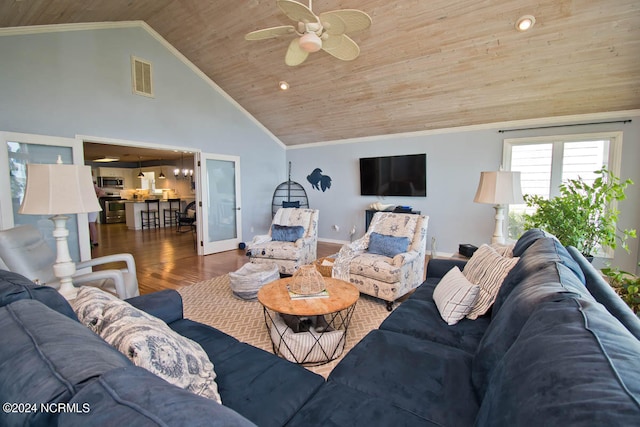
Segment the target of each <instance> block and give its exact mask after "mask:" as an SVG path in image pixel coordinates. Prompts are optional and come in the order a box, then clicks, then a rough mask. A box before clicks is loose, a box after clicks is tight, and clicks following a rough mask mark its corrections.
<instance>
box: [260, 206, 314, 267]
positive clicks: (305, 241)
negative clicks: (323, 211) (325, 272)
mask: <svg viewBox="0 0 640 427" xmlns="http://www.w3.org/2000/svg"><path fill="white" fill-rule="evenodd" d="M318 215H319V212H318V210H317V209H298V208H280V209H278V211H277V212H276V214H275V216H274V217H273V221H272V224H271V228H270V229H269V234H268V235H262V236H255V237H254V238H253V241H252V242H251V243H249V251H248V255H249V256H250V257H251V262H253V263H271V264H273V263H275V264H277V265H278V268H279V270H280V273H281V274H289V275H291V274H293V273H295V271H296V270H297V269H298V267H300V266H301V265H305V264H311V263H312V262H314V261H315V260H316V254H317V251H318Z"/></svg>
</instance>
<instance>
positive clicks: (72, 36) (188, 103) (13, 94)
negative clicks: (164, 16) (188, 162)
mask: <svg viewBox="0 0 640 427" xmlns="http://www.w3.org/2000/svg"><path fill="white" fill-rule="evenodd" d="M57 28H61V27H57ZM63 28H69V27H63ZM131 55H134V56H137V57H140V58H142V59H144V60H147V61H150V62H151V63H152V64H153V72H154V80H153V83H154V91H155V97H154V98H147V97H142V96H138V95H133V94H132V91H131V65H130V61H131ZM0 58H1V60H0V94H1V95H0V130H2V131H11V132H21V133H32V134H42V135H51V136H63V137H72V138H73V137H75V136H76V135H90V136H96V137H99V138H106V139H112V140H127V141H137V142H146V143H152V144H161V145H167V146H179V147H188V148H193V149H201V150H202V151H204V152H207V153H214V154H227V155H236V156H240V159H241V160H240V161H241V172H242V177H241V179H242V183H241V185H242V189H243V197H242V204H241V206H242V211H241V212H242V215H243V219H242V224H243V237H244V238H245V239H249V238H251V235H252V233H251V232H250V230H251V227H254V228H255V229H256V232H259V231H262V232H264V231H266V229H267V228H268V226H269V224H270V220H271V196H272V194H273V190H274V188H275V187H276V186H277V185H278V184H279V183H280V182H282V181H284V180H285V179H286V168H285V149H284V146H283V145H282V144H281V143H280V142H279V141H278V140H277V139H276V138H275V137H273V136H272V135H271V134H270V133H269V132H268V131H267V130H266V129H265V128H264V127H262V125H260V124H259V123H257V122H256V121H255V120H254V119H253V118H252V117H251V116H250V115H248V114H247V113H246V112H245V111H244V110H242V109H240V108H238V106H237V104H235V103H234V101H233V100H230V99H229V98H228V97H227V96H226V95H225V94H224V93H223V92H222V91H220V90H218V89H217V88H216V87H215V85H214V84H212V83H211V82H207V81H206V80H204V79H203V78H202V77H201V76H200V75H198V73H197V72H195V71H194V70H193V69H191V68H190V67H189V66H188V65H186V64H185V62H183V61H182V60H180V58H179V55H178V56H176V55H174V54H173V53H172V52H171V47H170V46H167V45H165V44H164V43H163V41H162V40H159V39H157V38H155V37H154V36H153V32H149V31H147V30H146V29H145V27H143V26H133V27H126V28H106V29H91V30H78V31H62V32H60V31H55V32H47V33H36V34H13V33H11V32H9V35H7V32H6V31H0ZM0 167H2V168H5V169H6V167H7V165H0ZM165 173H166V172H165Z"/></svg>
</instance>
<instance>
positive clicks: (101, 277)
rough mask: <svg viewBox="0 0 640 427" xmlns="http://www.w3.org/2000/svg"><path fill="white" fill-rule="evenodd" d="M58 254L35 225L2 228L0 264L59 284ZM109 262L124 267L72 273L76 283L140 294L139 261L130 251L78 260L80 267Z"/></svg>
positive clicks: (121, 293)
mask: <svg viewBox="0 0 640 427" xmlns="http://www.w3.org/2000/svg"><path fill="white" fill-rule="evenodd" d="M55 262H56V254H55V252H54V250H53V249H51V247H50V246H49V245H48V244H47V243H46V242H45V240H44V238H43V237H42V235H41V234H40V232H39V231H38V229H37V228H35V227H34V226H33V225H20V226H18V227H14V228H10V229H8V230H3V231H0V266H1V267H2V268H5V269H7V270H9V271H13V272H14V273H19V274H22V275H23V276H25V277H27V278H28V279H30V280H33V281H34V282H38V283H40V284H42V285H45V284H46V285H49V286H51V287H54V288H58V287H59V283H58V279H57V278H56V277H55V275H54V272H53V264H54V263H55ZM107 263H125V264H126V267H124V268H122V269H109V270H99V271H94V272H91V273H85V274H82V273H80V272H78V273H76V275H74V276H73V278H72V280H73V284H74V286H82V285H86V286H96V287H99V288H102V289H104V290H106V291H109V292H111V293H114V294H116V295H117V296H118V297H119V298H121V299H125V298H131V297H134V296H137V295H140V291H139V290H138V278H137V276H136V263H135V260H134V259H133V256H132V255H131V254H114V255H107V256H103V257H98V258H93V259H90V260H88V261H81V262H77V263H76V269H77V270H78V271H80V270H82V269H85V268H91V267H93V266H96V265H102V264H107Z"/></svg>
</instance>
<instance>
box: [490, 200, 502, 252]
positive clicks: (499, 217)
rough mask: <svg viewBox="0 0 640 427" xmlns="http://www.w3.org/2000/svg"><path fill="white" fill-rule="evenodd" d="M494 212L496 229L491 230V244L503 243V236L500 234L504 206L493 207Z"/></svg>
mask: <svg viewBox="0 0 640 427" xmlns="http://www.w3.org/2000/svg"><path fill="white" fill-rule="evenodd" d="M494 209H495V210H496V217H495V219H496V228H495V230H493V236H492V237H491V243H500V244H504V243H505V238H504V234H503V232H502V228H503V223H504V205H495V206H494Z"/></svg>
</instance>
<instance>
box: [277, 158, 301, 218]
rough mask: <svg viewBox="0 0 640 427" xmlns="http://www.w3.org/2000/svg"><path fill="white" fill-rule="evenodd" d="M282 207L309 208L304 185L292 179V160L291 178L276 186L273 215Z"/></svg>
mask: <svg viewBox="0 0 640 427" xmlns="http://www.w3.org/2000/svg"><path fill="white" fill-rule="evenodd" d="M282 207H285V208H286V207H292V208H293V207H295V208H308V207H309V199H308V198H307V192H306V191H305V189H304V187H303V186H302V185H300V184H299V183H297V182H295V181H292V180H291V162H289V179H288V180H287V181H285V182H283V183H282V184H280V185H278V186H277V187H276V190H275V191H274V192H273V199H272V201H271V216H275V214H276V212H277V211H278V209H280V208H282Z"/></svg>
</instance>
